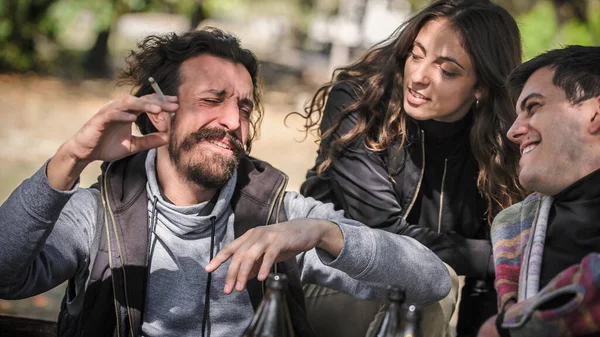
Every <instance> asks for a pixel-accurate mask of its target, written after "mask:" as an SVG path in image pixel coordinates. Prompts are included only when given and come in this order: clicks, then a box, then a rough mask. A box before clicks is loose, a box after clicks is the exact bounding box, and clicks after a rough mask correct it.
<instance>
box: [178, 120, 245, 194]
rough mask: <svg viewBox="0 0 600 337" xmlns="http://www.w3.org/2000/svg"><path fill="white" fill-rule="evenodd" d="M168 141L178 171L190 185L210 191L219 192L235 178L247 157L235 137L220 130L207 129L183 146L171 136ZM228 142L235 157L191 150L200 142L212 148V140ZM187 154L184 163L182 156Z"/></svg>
mask: <svg viewBox="0 0 600 337" xmlns="http://www.w3.org/2000/svg"><path fill="white" fill-rule="evenodd" d="M170 138H171V139H170V141H169V156H170V157H171V160H172V161H173V164H174V165H175V168H176V169H177V171H178V172H179V173H181V174H183V176H184V177H185V178H186V179H187V180H188V181H190V182H193V183H196V184H198V185H200V186H203V187H207V188H218V187H221V186H223V185H225V183H227V181H228V180H229V179H231V177H232V176H233V172H234V171H235V169H236V167H237V166H238V162H239V159H240V157H241V156H242V155H243V154H244V147H243V145H242V143H241V142H240V140H239V139H238V138H237V136H236V135H235V134H231V133H228V132H227V131H225V130H223V129H220V128H209V127H204V128H201V129H200V130H198V131H196V132H194V133H192V134H190V135H187V136H186V137H185V138H184V139H183V140H182V141H181V142H178V141H177V134H176V133H175V132H173V133H171V137H170ZM223 139H226V140H227V143H228V146H230V147H231V151H232V152H233V155H232V156H226V155H220V154H218V153H216V152H213V151H211V150H208V149H206V150H205V151H202V150H200V149H197V150H195V151H192V149H193V148H194V147H195V146H196V145H197V144H200V143H201V142H204V143H205V144H206V146H210V145H208V144H209V141H210V140H217V141H221V140H223ZM184 152H187V158H186V159H187V160H182V154H183V153H184Z"/></svg>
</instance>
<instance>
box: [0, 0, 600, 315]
mask: <svg viewBox="0 0 600 337" xmlns="http://www.w3.org/2000/svg"><path fill="white" fill-rule="evenodd" d="M493 1H494V2H496V3H498V4H500V5H501V6H503V7H505V8H507V9H508V10H509V11H510V12H511V13H512V14H513V15H514V16H515V18H516V19H517V22H518V23H519V27H520V30H521V36H522V39H523V50H524V59H525V60H526V59H529V58H531V57H533V56H535V55H537V54H539V53H541V52H544V51H546V50H549V49H552V48H557V47H560V46H562V45H568V44H583V45H598V44H600V0H493ZM430 2H431V1H430V0H97V1H89V0H0V90H1V91H2V92H3V95H0V116H2V117H3V123H0V163H2V166H1V169H0V202H3V201H4V200H5V199H6V198H7V197H8V194H9V193H10V192H11V191H12V189H14V188H15V187H16V186H17V185H18V184H19V182H20V181H22V180H23V179H25V178H26V177H28V176H29V175H30V174H31V173H33V172H35V170H37V168H39V167H40V165H41V164H42V163H43V162H44V161H45V160H46V159H47V158H48V157H49V156H51V155H52V154H53V153H54V151H55V150H56V148H58V146H60V144H62V142H64V140H65V137H66V136H68V135H70V134H73V133H74V132H75V131H76V130H77V129H78V128H79V127H80V125H82V124H83V123H84V122H85V121H86V120H87V118H89V117H90V116H91V115H92V114H94V113H95V112H96V111H97V109H98V107H99V106H101V105H102V104H104V103H105V102H106V101H107V100H108V99H112V98H114V97H115V96H116V95H117V93H116V90H115V89H114V86H115V83H114V81H113V80H112V79H113V78H114V75H115V69H117V68H119V67H121V66H123V60H124V56H126V55H127V51H128V50H131V49H132V48H135V44H136V42H137V41H139V40H140V39H141V38H143V37H144V36H146V35H148V34H151V33H159V34H162V33H167V32H178V33H180V32H184V31H187V30H190V29H195V28H196V27H198V26H203V25H211V26H217V27H220V28H223V29H225V30H228V31H231V32H233V33H235V34H237V35H238V36H239V37H240V39H241V40H242V42H243V44H244V45H245V46H246V47H247V48H250V49H251V50H253V51H254V52H255V53H256V54H257V55H258V57H259V59H260V60H261V61H262V65H261V67H262V73H263V76H264V77H265V83H266V86H267V89H266V90H265V103H266V110H267V111H268V114H267V115H266V116H267V117H266V118H265V121H264V122H263V135H262V140H261V141H259V142H258V143H257V144H256V146H253V155H255V156H257V157H259V158H262V159H265V160H268V161H269V162H271V163H272V164H274V165H275V166H276V167H279V168H281V169H282V170H284V171H285V172H287V173H288V174H289V175H290V185H289V186H290V189H297V188H298V187H299V185H300V183H301V182H302V180H303V176H304V174H305V173H306V169H307V168H308V167H309V166H311V163H313V162H314V157H315V151H316V147H315V144H314V143H312V142H310V141H306V142H303V143H298V142H297V140H298V139H302V136H301V135H300V134H299V133H294V132H290V130H289V129H286V128H285V127H284V126H283V118H284V117H285V115H286V114H287V113H288V112H290V111H300V110H301V109H302V104H303V103H304V102H305V101H306V100H307V99H308V98H309V97H310V96H311V95H312V94H313V93H314V89H315V86H317V85H318V84H320V83H322V82H323V81H326V80H327V79H328V78H329V77H330V76H331V70H332V69H333V68H335V67H338V66H341V65H344V64H347V63H348V62H351V61H352V60H353V59H354V58H355V57H356V56H357V55H359V54H361V53H362V52H363V51H364V49H366V48H368V47H369V46H370V45H372V44H373V43H374V42H376V41H379V40H382V39H383V38H385V37H386V36H388V35H389V34H390V33H391V32H392V31H393V30H394V28H396V27H397V26H398V25H399V24H400V23H401V22H402V21H403V20H404V19H405V18H406V17H407V16H408V15H410V13H411V12H414V11H417V10H419V9H421V8H423V7H424V6H426V5H427V4H428V3H430ZM90 78H93V79H95V80H89V79H90ZM120 94H122V93H119V95H120ZM40 121H43V123H41V122H40ZM292 122H293V121H292ZM298 125H299V124H298ZM32 144H35V146H32ZM290 147H294V149H295V150H294V156H291V157H290V156H277V155H276V154H277V153H287V152H289V148H290ZM286 151H287V152H286ZM97 172H98V171H97V168H96V171H91V172H90V173H87V175H86V176H83V175H82V180H81V181H82V186H89V184H91V183H93V182H94V180H95V177H96V176H97ZM85 173H86V172H84V174H85ZM63 293H64V286H62V287H59V288H57V289H54V290H52V291H50V292H47V293H44V294H42V295H39V296H36V297H34V298H32V299H28V300H23V301H0V314H5V313H9V314H15V315H25V316H30V317H38V318H45V319H49V320H55V319H56V315H57V313H58V304H59V303H60V299H61V298H62V295H63Z"/></svg>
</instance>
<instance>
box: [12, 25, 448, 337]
mask: <svg viewBox="0 0 600 337" xmlns="http://www.w3.org/2000/svg"><path fill="white" fill-rule="evenodd" d="M149 77H153V78H154V79H156V80H157V82H158V83H160V84H161V86H162V89H163V90H164V91H165V93H167V94H169V95H171V96H166V100H161V99H159V96H158V95H156V94H151V93H152V89H151V86H150V84H149V83H148V81H147V79H148V78H149ZM123 78H124V79H125V81H126V82H128V83H130V84H132V85H133V86H134V88H135V89H136V93H135V95H134V96H127V97H123V98H121V99H117V100H115V101H112V102H110V103H108V104H106V105H105V106H104V107H102V108H101V109H100V111H99V112H98V113H97V114H96V115H94V116H93V117H92V118H91V119H90V120H89V121H88V122H87V123H86V124H85V125H84V126H83V127H82V128H81V129H80V130H79V131H78V132H77V133H76V134H75V135H74V136H73V137H72V138H70V139H69V140H67V141H66V142H65V143H64V144H63V145H62V146H61V147H60V148H59V149H58V150H57V152H56V154H55V155H54V156H53V157H52V158H51V159H50V160H49V161H48V162H47V163H46V164H45V165H44V166H43V167H42V168H41V169H40V170H39V171H38V172H37V173H35V174H34V175H33V176H32V177H31V178H30V179H28V180H26V181H24V182H23V183H22V184H21V185H20V186H19V187H17V189H16V190H15V191H14V192H13V193H12V194H11V196H10V197H9V198H8V199H7V200H6V202H5V203H4V204H3V205H2V206H0V232H1V233H2V237H0V297H1V298H5V299H18V298H24V297H29V296H33V295H36V294H39V293H41V292H44V291H46V290H48V289H50V288H53V287H55V286H57V285H59V284H61V283H63V282H64V281H68V282H69V286H68V288H67V292H66V295H65V298H64V302H63V306H62V308H61V312H60V316H59V335H60V336H139V335H143V336H210V337H216V336H223V337H225V336H241V334H242V332H243V330H244V328H245V327H246V326H247V325H248V324H249V323H250V320H251V319H252V316H253V315H254V309H256V308H257V306H258V304H259V303H260V301H261V300H262V296H263V289H264V288H263V285H262V284H261V281H264V280H265V279H266V277H267V274H268V273H269V271H270V270H271V268H272V266H273V265H274V264H276V265H275V267H274V269H275V270H277V272H279V273H286V274H287V275H288V278H289V280H290V284H289V287H288V289H287V292H288V295H287V298H288V307H289V308H290V312H291V318H292V323H293V327H294V330H295V332H296V336H301V337H303V336H312V329H311V327H310V326H309V325H308V322H307V320H306V316H305V313H304V302H303V301H304V297H303V293H302V288H301V282H305V283H318V284H322V285H326V286H328V287H332V288H335V289H339V290H340V291H344V292H348V293H350V294H352V295H354V296H357V297H359V298H365V299H376V300H380V301H383V300H385V298H386V293H387V289H386V287H387V285H389V284H397V285H399V286H400V287H401V288H403V289H404V290H405V291H406V294H407V297H408V298H407V301H409V302H415V303H420V304H423V305H425V304H428V303H432V302H435V301H437V300H439V299H441V298H443V297H444V296H446V294H447V293H448V291H449V289H450V278H449V275H448V271H447V269H446V267H445V266H444V264H443V263H442V262H441V260H440V259H439V258H438V257H437V256H436V255H435V254H433V253H432V252H431V251H430V250H429V249H427V248H425V247H424V246H422V245H421V244H420V243H418V242H417V241H415V240H413V239H412V238H408V237H403V236H399V235H392V234H390V233H387V232H383V231H378V230H373V229H370V228H368V227H366V226H364V225H362V224H360V223H358V222H356V221H352V220H347V219H345V218H344V217H343V214H342V213H341V212H336V211H334V209H333V207H332V206H331V205H329V204H322V203H320V202H318V201H315V200H314V199H312V198H304V197H302V196H300V195H299V194H297V193H293V192H286V191H285V188H286V183H287V177H286V175H285V174H283V173H282V172H280V171H278V170H276V169H275V168H273V167H272V166H270V165H269V164H267V163H265V162H262V161H259V160H254V159H251V158H250V157H248V155H247V154H248V153H249V151H250V145H251V144H252V139H253V138H254V135H255V134H256V129H257V128H258V126H259V124H260V119H261V117H262V106H261V103H260V101H261V92H260V90H261V87H260V75H259V71H258V61H257V59H256V57H255V56H254V55H253V54H252V53H251V52H250V51H249V50H247V49H243V48H242V47H241V46H240V44H239V41H238V40H237V39H236V38H235V37H233V36H231V35H228V34H226V33H224V32H222V31H220V30H217V29H205V30H201V31H196V32H190V33H186V34H183V35H181V36H178V35H175V34H172V35H169V36H151V37H148V38H147V39H145V40H144V41H143V42H142V43H141V44H140V50H139V51H138V52H134V53H132V55H131V57H130V58H129V60H128V69H127V70H126V71H125V72H124V75H123ZM172 113H174V117H172ZM133 122H136V124H137V125H138V127H139V129H140V131H141V132H142V134H143V136H135V135H133V134H132V124H133ZM95 160H101V161H104V162H105V164H104V165H103V169H102V175H101V177H100V178H99V180H98V184H97V185H96V186H95V187H94V188H90V189H85V188H80V187H79V186H78V177H79V175H80V173H81V172H82V170H83V169H84V168H85V167H86V166H87V165H88V164H89V163H90V162H92V161H95ZM265 225H269V226H265ZM390 252H393V253H390ZM399 257H400V258H399ZM391 265H393V266H395V268H390V266H391ZM220 266H221V267H220Z"/></svg>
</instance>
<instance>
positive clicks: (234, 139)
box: [181, 127, 244, 156]
mask: <svg viewBox="0 0 600 337" xmlns="http://www.w3.org/2000/svg"><path fill="white" fill-rule="evenodd" d="M223 138H225V139H226V140H227V143H228V145H229V146H230V147H231V151H232V152H233V154H234V155H235V156H240V155H241V154H242V153H243V152H244V145H243V144H242V142H241V141H240V139H239V138H238V136H237V135H236V134H234V133H230V132H227V131H225V130H223V129H220V128H207V127H205V128H202V129H200V130H198V131H196V132H194V133H192V134H190V135H188V136H187V137H185V139H184V140H183V142H182V143H181V148H182V149H184V150H190V149H191V148H192V147H193V146H194V145H196V144H198V143H200V142H202V141H205V140H207V141H208V140H222V139H223Z"/></svg>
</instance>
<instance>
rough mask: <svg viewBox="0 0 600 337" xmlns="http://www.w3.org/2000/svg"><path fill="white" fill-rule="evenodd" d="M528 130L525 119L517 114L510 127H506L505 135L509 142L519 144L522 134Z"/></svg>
mask: <svg viewBox="0 0 600 337" xmlns="http://www.w3.org/2000/svg"><path fill="white" fill-rule="evenodd" d="M528 131H529V126H528V124H527V120H526V119H525V118H523V117H521V116H517V119H515V121H514V123H513V124H512V126H511V127H510V129H508V132H507V133H506V136H507V137H508V139H509V140H510V141H511V142H513V143H516V144H520V143H521V142H522V139H523V136H525V135H526V134H527V132H528Z"/></svg>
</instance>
